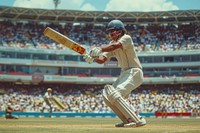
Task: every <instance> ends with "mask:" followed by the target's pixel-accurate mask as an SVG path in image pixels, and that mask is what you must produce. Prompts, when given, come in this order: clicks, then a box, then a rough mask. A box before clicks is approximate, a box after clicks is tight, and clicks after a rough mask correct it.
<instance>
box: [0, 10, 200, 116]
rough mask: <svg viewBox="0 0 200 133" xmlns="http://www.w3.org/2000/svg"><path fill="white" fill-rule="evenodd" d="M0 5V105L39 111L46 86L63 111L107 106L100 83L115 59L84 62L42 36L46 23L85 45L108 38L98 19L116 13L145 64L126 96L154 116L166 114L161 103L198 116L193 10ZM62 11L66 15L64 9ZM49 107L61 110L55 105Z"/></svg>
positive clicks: (199, 44)
mask: <svg viewBox="0 0 200 133" xmlns="http://www.w3.org/2000/svg"><path fill="white" fill-rule="evenodd" d="M0 10H1V12H0V17H1V19H0V94H1V95H0V111H3V110H5V105H6V104H7V103H8V102H11V103H12V104H13V105H14V106H15V109H16V111H19V112H40V110H41V104H42V94H43V92H44V91H45V90H46V88H47V87H49V86H50V87H52V88H53V89H54V95H56V97H58V98H59V100H60V101H61V102H62V103H63V104H64V105H65V106H66V107H67V108H66V109H65V110H64V111H65V112H74V113H91V112H93V113H110V112H111V110H110V109H109V108H108V107H107V106H106V105H105V103H104V102H103V99H102V96H101V90H102V88H103V86H104V85H105V84H110V83H112V82H113V81H114V80H115V79H116V77H117V76H118V75H119V73H120V69H119V68H118V64H117V63H116V60H115V59H111V61H110V62H108V63H105V64H102V65H98V64H96V63H94V64H92V65H89V64H87V63H85V62H84V60H83V59H82V56H81V55H78V54H77V53H74V52H72V51H70V50H69V49H67V48H65V47H63V46H62V45H61V44H58V43H55V42H54V41H52V40H50V39H48V38H47V37H45V36H44V35H43V30H44V29H45V27H47V26H49V27H51V28H53V29H55V30H57V31H59V32H60V33H62V34H64V35H66V36H68V37H69V38H71V39H72V40H74V41H77V42H79V43H80V44H82V45H83V46H84V47H86V48H87V49H89V48H91V47H93V46H99V45H100V44H105V43H108V41H109V37H108V35H107V34H106V32H105V30H104V29H105V24H106V23H107V22H108V21H110V18H112V19H113V18H118V15H119V14H120V16H122V18H120V19H121V20H122V21H124V22H125V24H126V28H127V29H128V34H130V35H131V37H132V38H133V41H134V44H135V49H136V51H137V54H138V56H139V59H140V61H141V63H142V65H143V67H144V68H143V69H144V77H145V80H144V83H143V84H142V86H140V87H139V88H138V89H137V90H135V91H133V92H132V94H131V97H130V99H129V102H130V103H131V104H133V106H135V108H136V109H137V111H138V112H141V113H155V116H157V117H159V116H162V117H165V115H164V113H163V111H164V110H165V111H166V112H167V113H169V114H167V115H168V116H180V113H186V114H181V115H186V116H188V113H189V116H199V110H200V109H199V102H200V101H199V97H200V88H199V83H200V66H199V64H200V50H199V49H200V25H199V21H200V20H199V18H200V15H199V10H196V11H173V12H149V13H145V14H144V13H142V12H140V13H137V14H136V13H126V12H120V13H118V12H116V13H106V12H95V13H94V12H83V11H64V13H63V14H61V15H59V16H57V15H56V14H59V13H58V12H61V11H60V10H56V11H55V10H41V9H26V8H11V7H0ZM45 12H47V14H49V15H46V16H45V14H46V13H45ZM62 12H63V11H62ZM68 12H70V14H72V16H71V17H68V16H65V15H64V14H66V13H68ZM77 14H81V15H80V16H79V15H77ZM88 14H90V15H88ZM95 14H98V15H97V16H96V15H95ZM92 15H93V16H94V17H92V18H91V17H90V16H92ZM81 16H85V17H84V18H83V17H81ZM102 16H107V17H108V18H109V19H102ZM134 16H135V17H134ZM158 16H159V17H158ZM164 16H165V17H164ZM144 17H145V18H144ZM118 19H119V18H118ZM136 105H137V106H136ZM54 111H55V112H61V110H59V109H58V108H56V107H55V108H54ZM177 113H178V114H177Z"/></svg>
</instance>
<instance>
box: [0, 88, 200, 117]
mask: <svg viewBox="0 0 200 133" xmlns="http://www.w3.org/2000/svg"><path fill="white" fill-rule="evenodd" d="M47 86H48V85H40V86H37V85H36V86H33V85H14V84H13V85H4V86H3V85H1V88H0V90H1V91H0V92H1V95H0V111H4V110H5V108H6V105H7V103H11V104H12V106H13V107H14V108H15V110H16V111H22V112H40V111H41V108H42V102H43V101H44V100H43V94H44V92H45V91H46V89H47V88H48V87H47ZM51 87H52V89H53V95H54V96H56V97H57V98H58V99H59V100H60V101H61V102H62V103H63V104H64V105H65V106H66V109H65V110H60V109H59V108H58V107H57V106H56V105H55V108H54V111H65V112H84V113H87V112H96V113H106V112H111V110H110V108H109V107H108V106H106V104H105V103H104V101H103V97H102V94H101V93H102V88H103V86H102V85H90V86H89V85H51ZM199 99H200V88H199V86H198V85H188V86H185V87H180V86H175V85H174V86H170V85H163V86H162V85H158V86H157V87H155V86H141V87H139V88H138V89H136V90H134V91H133V92H132V94H131V95H130V98H129V99H128V102H130V104H132V105H133V107H135V108H136V110H137V111H138V112H143V113H147V112H155V111H158V110H161V109H162V108H163V107H165V109H166V110H167V112H192V111H193V110H199V105H200V101H199ZM46 111H48V110H46Z"/></svg>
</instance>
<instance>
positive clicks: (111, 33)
mask: <svg viewBox="0 0 200 133" xmlns="http://www.w3.org/2000/svg"><path fill="white" fill-rule="evenodd" d="M109 36H110V37H111V38H112V40H114V41H117V39H118V38H119V32H118V31H116V30H115V29H112V30H109Z"/></svg>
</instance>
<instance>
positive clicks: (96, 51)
mask: <svg viewBox="0 0 200 133" xmlns="http://www.w3.org/2000/svg"><path fill="white" fill-rule="evenodd" d="M101 53H102V51H101V48H100V47H94V48H93V49H92V50H91V51H90V56H92V57H96V56H99V55H100V54H101Z"/></svg>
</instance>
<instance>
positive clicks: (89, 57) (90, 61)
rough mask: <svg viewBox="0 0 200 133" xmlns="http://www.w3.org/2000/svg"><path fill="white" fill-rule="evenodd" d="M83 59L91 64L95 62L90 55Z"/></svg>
mask: <svg viewBox="0 0 200 133" xmlns="http://www.w3.org/2000/svg"><path fill="white" fill-rule="evenodd" d="M83 59H85V61H86V62H87V63H89V64H91V63H92V62H93V61H94V58H92V56H90V55H89V54H88V53H87V54H85V55H84V56H83Z"/></svg>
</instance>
